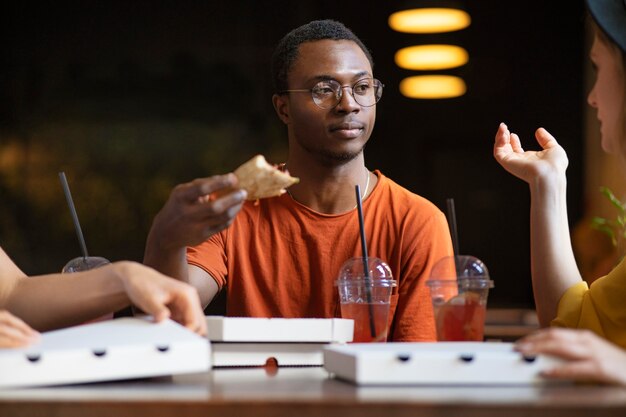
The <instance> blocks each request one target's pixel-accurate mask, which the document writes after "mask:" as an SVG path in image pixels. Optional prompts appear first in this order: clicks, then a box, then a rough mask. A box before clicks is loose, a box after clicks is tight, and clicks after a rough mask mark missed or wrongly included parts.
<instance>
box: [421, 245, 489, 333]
mask: <svg viewBox="0 0 626 417" xmlns="http://www.w3.org/2000/svg"><path fill="white" fill-rule="evenodd" d="M426 285H427V286H428V287H429V288H430V295H431V300H432V303H433V309H434V312H435V326H436V328H437V340H439V341H482V340H483V338H484V332H485V316H486V314H487V297H488V295H489V289H490V288H493V281H492V280H491V279H489V271H488V270H487V267H486V266H485V264H484V263H483V262H482V261H481V260H480V259H478V258H475V257H473V256H467V255H458V256H449V257H445V258H443V259H441V260H439V261H438V262H437V263H436V264H435V266H433V269H432V271H431V276H430V279H429V280H428V282H427V283H426Z"/></svg>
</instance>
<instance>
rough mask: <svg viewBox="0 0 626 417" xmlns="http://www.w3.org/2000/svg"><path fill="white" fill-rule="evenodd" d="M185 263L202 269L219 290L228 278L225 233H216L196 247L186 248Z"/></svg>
mask: <svg viewBox="0 0 626 417" xmlns="http://www.w3.org/2000/svg"><path fill="white" fill-rule="evenodd" d="M187 263H188V264H189V265H194V266H197V267H198V268H200V269H203V270H204V271H205V272H206V273H208V274H209V275H210V276H211V277H213V279H214V280H215V282H216V283H217V286H218V287H219V289H220V290H221V289H222V288H223V287H224V286H225V285H226V279H227V276H228V266H227V257H226V245H225V232H220V233H217V234H215V235H213V236H211V237H210V238H209V239H207V240H205V241H204V242H202V243H201V244H199V245H197V246H190V247H188V248H187Z"/></svg>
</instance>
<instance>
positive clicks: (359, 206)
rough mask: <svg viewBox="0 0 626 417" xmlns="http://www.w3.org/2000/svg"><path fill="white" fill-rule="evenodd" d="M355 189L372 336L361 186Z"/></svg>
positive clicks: (372, 314)
mask: <svg viewBox="0 0 626 417" xmlns="http://www.w3.org/2000/svg"><path fill="white" fill-rule="evenodd" d="M354 188H355V191H356V207H357V210H358V212H359V229H360V231H361V251H362V252H363V271H364V272H365V295H366V297H367V305H368V306H369V316H370V333H371V335H372V338H375V337H376V324H375V323H374V306H373V305H372V289H371V288H370V268H369V262H368V260H367V241H366V240H365V225H364V222H363V207H362V205H363V204H362V202H361V188H360V187H359V185H358V184H357V185H355V186H354Z"/></svg>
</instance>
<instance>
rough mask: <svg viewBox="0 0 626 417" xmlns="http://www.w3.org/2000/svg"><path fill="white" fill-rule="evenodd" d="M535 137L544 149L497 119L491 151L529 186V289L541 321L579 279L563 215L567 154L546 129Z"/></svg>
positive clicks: (547, 318) (545, 323) (544, 323)
mask: <svg viewBox="0 0 626 417" xmlns="http://www.w3.org/2000/svg"><path fill="white" fill-rule="evenodd" d="M535 137H536V139H537V141H538V142H539V144H540V145H541V147H542V148H543V150H542V151H539V152H533V151H526V152H525V151H524V149H523V148H522V146H521V143H520V140H519V137H518V136H517V135H516V134H514V133H513V134H512V133H510V132H509V131H508V129H507V127H506V125H504V124H501V125H500V127H499V128H498V132H497V134H496V140H495V145H494V156H495V158H496V160H497V161H498V162H499V163H500V165H502V166H503V167H504V168H505V169H506V170H507V171H509V172H510V173H512V174H513V175H515V176H516V177H518V178H521V179H522V180H524V181H526V182H527V183H528V184H529V187H530V199H531V208H530V241H531V272H532V281H533V293H534V297H535V303H536V305H537V314H538V316H539V321H540V323H541V325H542V326H548V325H549V324H550V321H551V320H552V319H554V318H555V317H556V313H557V308H558V303H559V300H560V299H561V297H562V296H563V294H564V293H565V291H567V289H568V288H570V287H571V286H572V285H575V284H576V283H578V282H580V281H581V280H582V277H581V275H580V272H579V270H578V267H577V265H576V260H575V258H574V252H573V250H572V244H571V240H570V233H569V225H568V220H567V201H566V184H567V180H566V177H565V170H566V168H567V164H568V161H567V155H566V154H565V151H564V150H563V148H562V147H561V146H560V145H559V144H558V143H557V141H556V139H554V138H553V137H552V136H551V135H550V134H549V133H548V132H547V131H546V130H545V129H538V130H537V132H536V134H535Z"/></svg>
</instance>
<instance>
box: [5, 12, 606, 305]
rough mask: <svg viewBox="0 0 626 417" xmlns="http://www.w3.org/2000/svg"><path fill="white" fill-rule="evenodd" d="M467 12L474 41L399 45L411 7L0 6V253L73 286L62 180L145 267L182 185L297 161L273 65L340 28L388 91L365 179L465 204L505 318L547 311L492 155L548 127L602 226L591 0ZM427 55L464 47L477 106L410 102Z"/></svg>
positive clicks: (466, 243)
mask: <svg viewBox="0 0 626 417" xmlns="http://www.w3.org/2000/svg"><path fill="white" fill-rule="evenodd" d="M460 3H461V4H463V5H464V7H465V9H466V10H467V12H468V13H469V14H470V16H471V19H472V22H471V25H470V26H469V27H468V28H466V29H463V30H460V31H456V32H451V33H444V34H438V35H423V34H406V33H400V32H395V31H393V30H392V29H390V27H389V26H388V23H387V21H388V18H389V15H390V14H391V13H392V12H394V11H396V10H398V9H400V8H402V7H403V6H404V3H403V2H399V1H398V2H396V1H384V2H383V1H379V2H363V1H353V0H341V1H337V0H334V1H327V0H315V1H312V0H299V1H288V0H265V1H263V0H257V1H253V0H230V1H209V0H204V1H200V0H177V1H163V0H153V1H132V2H129V1H114V0H112V1H81V2H79V1H76V2H68V1H64V0H60V1H55V2H46V1H38V2H34V1H30V0H26V1H20V2H11V3H10V4H7V5H3V12H2V14H3V16H2V18H3V21H4V24H3V27H4V29H3V30H4V32H5V34H4V36H3V40H4V41H3V48H2V52H1V53H0V86H1V89H0V92H1V93H0V94H1V95H0V115H1V121H0V245H1V246H2V247H3V248H4V250H5V251H6V252H7V253H8V254H9V255H10V256H11V257H12V258H13V259H14V260H15V261H16V262H17V263H18V265H19V266H20V267H21V268H22V269H23V270H24V271H25V272H27V273H29V274H39V273H45V272H52V271H55V272H56V271H60V270H61V268H62V266H63V265H64V264H65V263H66V262H67V261H68V260H69V259H71V258H73V257H76V256H79V255H80V248H79V245H78V242H77V239H76V236H75V232H74V229H73V226H72V222H71V218H70V213H69V210H68V208H67V205H66V202H65V199H64V196H63V192H62V188H61V186H60V183H59V178H58V172H59V171H65V173H66V175H67V178H68V181H69V184H70V187H71V189H72V193H73V196H74V201H75V203H76V208H77V211H78V215H79V217H80V220H81V223H82V226H83V231H84V234H85V238H86V242H87V247H88V249H89V252H90V254H92V255H98V256H103V257H106V258H108V259H110V260H112V261H115V260H120V259H132V260H137V261H141V259H142V256H143V248H144V242H145V238H146V235H147V231H148V229H149V227H150V224H151V222H152V219H153V217H154V215H155V214H156V213H157V211H158V210H159V209H160V207H161V206H162V204H163V203H164V202H165V200H166V199H167V197H168V195H169V192H170V190H171V188H172V187H173V186H174V185H175V184H178V183H181V182H186V181H189V180H191V179H193V178H196V177H203V176H210V175H213V174H220V173H225V172H229V171H231V170H233V169H234V168H236V167H237V166H238V165H239V164H240V163H242V162H244V161H245V160H247V159H248V158H249V157H250V156H252V155H254V154H256V153H262V154H264V155H266V157H267V158H268V160H270V161H271V162H275V163H277V162H281V161H282V160H283V159H284V157H285V155H286V143H287V140H286V131H285V128H284V127H283V126H282V125H281V123H280V122H279V120H278V118H277V117H276V116H275V114H274V110H273V108H272V104H271V95H272V86H271V76H270V70H269V63H270V56H271V53H272V50H273V48H274V46H275V44H276V43H277V42H278V40H279V39H280V38H281V37H282V36H283V35H284V34H285V33H286V32H288V31H289V30H291V29H293V28H295V27H297V26H299V25H301V24H304V23H306V22H309V21H310V20H313V19H319V18H333V19H337V20H340V21H342V22H343V23H345V24H346V25H347V26H348V27H350V28H351V29H352V30H353V31H354V32H355V33H356V34H357V36H359V37H360V38H361V39H362V40H363V42H364V43H365V44H366V45H367V46H368V47H369V48H370V49H371V51H372V53H373V56H374V60H375V69H374V70H375V75H376V76H377V77H378V78H379V79H380V80H381V81H382V82H383V83H384V84H385V86H386V87H385V91H384V95H383V98H382V100H381V102H380V103H379V104H378V109H377V114H378V117H377V122H376V128H375V130H374V134H373V136H372V138H371V140H370V143H369V144H368V145H367V148H366V151H365V152H366V161H367V166H368V167H369V168H370V169H380V170H381V171H382V172H383V173H384V174H385V175H387V176H389V177H391V178H392V179H393V180H395V181H396V182H398V183H399V184H401V185H403V186H404V187H406V188H408V189H409V190H411V191H413V192H415V193H418V194H420V195H422V196H424V197H426V198H428V199H430V200H431V201H432V202H433V203H435V204H436V205H437V206H439V207H440V208H441V209H442V210H443V211H445V209H446V203H445V201H446V198H454V200H455V204H456V211H457V222H458V233H459V238H460V247H461V252H462V253H465V254H471V255H474V256H477V257H479V258H480V259H482V260H483V261H484V262H485V263H486V265H487V266H488V267H489V269H490V272H491V276H492V278H493V279H494V280H495V283H496V287H495V289H494V290H493V291H492V292H491V293H490V301H489V304H490V306H492V307H515V308H517V307H519V308H532V305H533V301H532V291H531V286H530V268H529V262H530V260H529V231H528V230H529V219H528V215H529V196H528V190H527V186H526V185H525V184H524V183H522V182H521V181H520V180H517V179H515V178H513V177H512V176H511V175H509V174H507V173H506V172H505V171H504V170H503V169H501V168H500V167H499V165H498V164H497V163H496V162H495V160H494V159H493V157H492V144H493V137H494V134H495V131H496V129H497V127H498V124H499V123H500V122H502V121H504V122H506V123H507V124H508V125H509V127H510V128H511V129H512V130H513V131H515V132H517V133H519V134H520V136H521V137H522V140H523V141H524V143H525V145H526V148H528V149H536V145H535V143H534V139H533V134H534V130H535V129H536V128H538V127H540V126H543V127H545V128H547V129H548V130H549V131H550V132H551V133H552V134H554V135H555V136H556V137H557V138H558V139H559V141H560V143H561V144H562V145H563V146H564V147H565V148H566V150H567V152H568V155H569V158H570V167H569V170H568V179H569V189H568V190H569V194H568V202H569V208H570V212H569V213H570V218H569V221H570V223H571V224H572V226H574V225H577V224H580V223H581V221H583V219H584V218H585V216H586V215H587V214H588V213H589V211H590V210H593V208H590V207H591V206H592V205H593V203H592V202H590V200H594V199H596V194H597V195H598V196H599V193H597V185H596V184H595V183H597V182H601V181H603V179H602V178H600V177H598V176H597V175H596V176H595V177H593V181H595V183H594V182H591V183H588V180H587V179H588V178H591V177H589V176H588V175H586V169H587V168H588V166H589V164H596V165H598V166H604V165H605V164H604V163H603V162H601V161H600V159H598V158H601V155H600V156H598V154H599V144H598V142H596V141H595V140H597V139H593V140H591V139H588V138H589V135H586V134H585V128H587V129H588V130H591V131H593V129H594V127H593V126H592V127H588V126H590V123H591V122H592V121H593V119H594V115H595V113H592V114H591V115H589V113H588V112H587V109H586V107H587V106H586V93H587V89H588V87H586V84H587V85H588V82H589V81H588V76H586V75H585V74H586V69H585V68H586V65H587V63H586V62H587V58H586V57H587V49H586V43H585V14H584V7H583V2H582V0H576V1H568V2H548V1H543V0H529V1H525V2H510V1H498V0H483V1H465V2H460ZM432 42H437V43H451V44H455V45H460V46H462V47H464V48H465V49H466V50H467V51H468V53H469V62H468V63H467V64H465V65H463V66H461V67H458V68H455V69H451V70H445V71H439V72H440V73H441V72H443V73H446V74H454V75H458V76H460V77H461V78H463V79H464V80H465V82H466V85H467V92H466V93H465V94H464V95H463V96H461V97H458V98H450V99H439V100H419V99H409V98H406V97H404V96H403V95H401V94H400V92H399V89H398V85H399V83H400V81H401V80H402V79H403V78H405V77H406V76H409V75H414V74H415V73H417V72H416V71H410V70H404V69H400V68H399V67H398V66H396V64H395V63H394V54H395V53H396V51H397V50H398V49H400V48H402V47H405V46H410V45H419V44H425V43H432ZM586 119H588V120H589V121H590V122H589V123H586V122H585V120H586ZM588 140H590V141H591V142H589V145H587V141H588ZM587 148H593V150H592V151H589V150H588V149H587ZM587 151H589V152H591V153H594V155H596V159H595V160H594V161H593V162H588V161H586V159H585V157H584V156H585V155H587V153H586V152H587ZM596 151H597V152H596ZM586 167H587V168H586ZM597 170H598V169H597V167H596V171H597ZM586 190H591V191H586Z"/></svg>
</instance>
